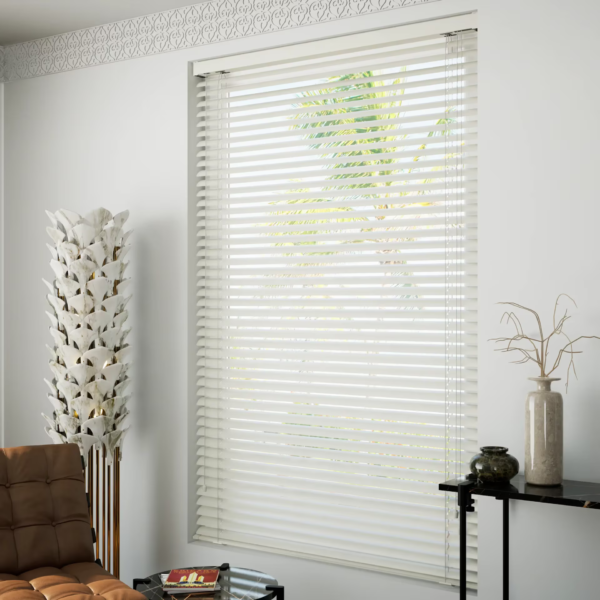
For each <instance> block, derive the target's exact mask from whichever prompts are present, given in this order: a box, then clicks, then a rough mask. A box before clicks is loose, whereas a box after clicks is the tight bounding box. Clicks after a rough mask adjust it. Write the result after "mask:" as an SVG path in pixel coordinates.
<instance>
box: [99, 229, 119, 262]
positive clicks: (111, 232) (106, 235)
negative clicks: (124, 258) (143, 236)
mask: <svg viewBox="0 0 600 600" xmlns="http://www.w3.org/2000/svg"><path fill="white" fill-rule="evenodd" d="M120 235H121V228H120V227H107V228H106V229H104V230H103V231H102V233H101V234H100V239H101V240H102V241H103V242H104V244H105V245H106V254H107V255H108V256H109V258H112V256H113V252H114V249H115V244H116V243H117V240H118V239H119V237H120Z"/></svg>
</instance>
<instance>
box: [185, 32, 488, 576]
mask: <svg viewBox="0 0 600 600" xmlns="http://www.w3.org/2000/svg"><path fill="white" fill-rule="evenodd" d="M196 81H197V91H196V101H197V103H198V105H197V106H198V121H197V126H198V130H197V146H196V151H197V154H196V156H195V157H194V162H195V163H197V167H198V168H197V171H198V172H197V217H198V225H197V255H196V257H197V258H196V260H197V281H196V284H197V287H196V299H195V301H196V303H197V325H196V328H197V406H198V411H197V419H198V421H197V425H198V437H197V443H198V446H197V478H198V479H197V485H198V501H197V533H196V536H195V537H196V539H197V540H202V541H210V542H217V543H221V544H230V545H237V546H245V547H252V548H257V549H265V550H269V551H275V552H280V553H286V554H292V555H295V556H303V557H307V558H313V559H317V560H323V561H328V562H335V563H339V564H344V565H349V566H352V567H358V568H367V569H375V570H380V571H386V572H392V573H400V574H406V575H410V576H416V577H420V578H425V579H431V580H435V581H441V582H446V583H453V582H455V581H456V579H457V577H458V559H459V556H458V554H459V552H458V519H457V515H456V505H455V502H456V500H455V499H454V498H450V497H448V498H446V496H445V495H444V494H443V493H442V492H439V491H438V484H439V483H440V482H442V481H444V480H446V479H449V478H451V477H454V476H456V475H458V474H462V473H464V472H465V469H466V465H467V461H468V458H469V457H470V456H471V455H472V454H474V453H475V452H476V450H477V447H476V442H477V406H476V404H477V397H476V391H477V254H476V249H477V34H476V31H475V30H466V31H462V32H456V33H451V34H447V35H439V34H436V35H427V36H422V37H418V38H415V39H409V40H402V41H399V42H396V43H394V44H390V43H386V44H378V45H377V46H371V47H365V48H354V49H352V50H350V51H348V50H346V51H344V52H338V53H331V54H330V55H328V56H321V57H317V58H314V57H312V58H305V59H298V60H295V61H292V62H285V63H282V62H279V63H275V64H271V65H260V66H254V67H251V68H239V69H237V70H233V71H231V72H229V73H214V74H207V75H206V76H204V77H199V78H197V79H196ZM476 518H477V516H476V514H474V515H472V516H470V517H469V519H470V521H469V528H468V534H469V542H468V543H469V555H468V571H469V581H470V583H471V585H472V586H474V585H475V583H476V579H477V551H476V547H477V525H476Z"/></svg>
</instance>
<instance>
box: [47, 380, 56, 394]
mask: <svg viewBox="0 0 600 600" xmlns="http://www.w3.org/2000/svg"><path fill="white" fill-rule="evenodd" d="M44 383H45V384H46V385H47V386H48V387H49V388H50V391H51V392H52V393H53V394H54V395H55V396H56V395H57V394H58V390H57V389H56V386H55V385H54V384H53V383H52V382H51V381H48V380H47V379H44Z"/></svg>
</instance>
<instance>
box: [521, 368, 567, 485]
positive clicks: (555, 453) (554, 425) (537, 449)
mask: <svg viewBox="0 0 600 600" xmlns="http://www.w3.org/2000/svg"><path fill="white" fill-rule="evenodd" d="M530 380H531V381H535V382H536V383H537V390H536V391H534V392H529V395H528V396H527V403H526V405H525V480H526V481H527V483H529V484H531V485H543V486H555V485H561V484H562V478H563V399H562V396H561V395H560V394H559V393H558V392H553V391H552V390H551V389H550V387H551V385H552V382H553V381H559V379H553V378H550V377H530Z"/></svg>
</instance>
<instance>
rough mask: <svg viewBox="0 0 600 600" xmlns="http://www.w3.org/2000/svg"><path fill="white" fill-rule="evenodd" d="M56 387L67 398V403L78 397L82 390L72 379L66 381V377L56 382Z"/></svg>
mask: <svg viewBox="0 0 600 600" xmlns="http://www.w3.org/2000/svg"><path fill="white" fill-rule="evenodd" d="M56 387H57V388H58V391H59V392H60V393H61V394H62V395H63V396H64V397H65V398H66V399H67V403H68V404H69V405H70V404H71V402H73V400H74V399H75V398H77V394H79V393H80V392H81V388H80V387H79V386H78V385H77V384H76V383H73V382H72V381H66V380H65V379H60V380H58V381H57V382H56Z"/></svg>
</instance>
